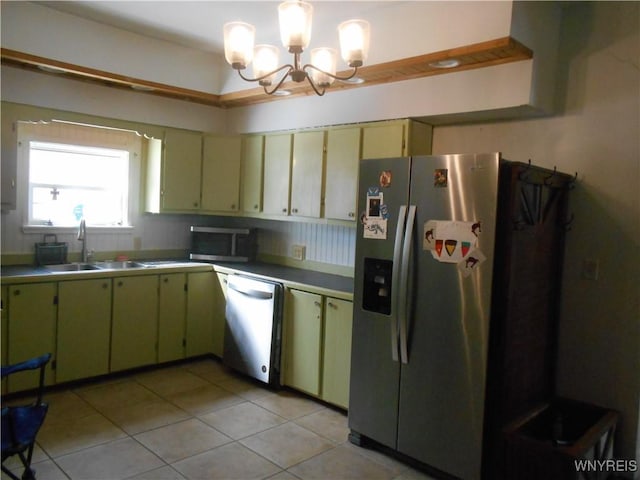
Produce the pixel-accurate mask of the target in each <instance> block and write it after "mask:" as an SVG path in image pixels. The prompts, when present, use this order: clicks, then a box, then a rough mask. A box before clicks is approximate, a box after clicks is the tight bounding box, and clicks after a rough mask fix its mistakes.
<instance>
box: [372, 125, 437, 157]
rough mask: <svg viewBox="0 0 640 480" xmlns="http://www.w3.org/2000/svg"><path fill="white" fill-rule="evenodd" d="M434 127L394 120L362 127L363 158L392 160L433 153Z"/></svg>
mask: <svg viewBox="0 0 640 480" xmlns="http://www.w3.org/2000/svg"><path fill="white" fill-rule="evenodd" d="M431 135H432V127H431V125H427V124H425V123H420V122H416V121H413V120H394V121H389V122H377V123H371V124H366V125H364V126H363V127H362V158H363V159H368V158H392V157H404V156H409V155H428V154H430V153H431Z"/></svg>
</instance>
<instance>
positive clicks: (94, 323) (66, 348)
mask: <svg viewBox="0 0 640 480" xmlns="http://www.w3.org/2000/svg"><path fill="white" fill-rule="evenodd" d="M110 333H111V279H108V278H103V279H95V280H77V281H75V280H74V281H68V282H60V283H59V284H58V336H57V360H56V383H60V382H67V381H71V380H77V379H81V378H89V377H93V376H97V375H104V374H106V373H108V372H109V336H110Z"/></svg>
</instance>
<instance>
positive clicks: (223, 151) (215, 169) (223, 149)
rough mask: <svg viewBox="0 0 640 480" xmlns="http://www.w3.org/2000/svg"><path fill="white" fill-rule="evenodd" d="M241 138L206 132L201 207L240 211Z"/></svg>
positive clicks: (220, 210) (223, 210) (219, 210)
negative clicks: (207, 133)
mask: <svg viewBox="0 0 640 480" xmlns="http://www.w3.org/2000/svg"><path fill="white" fill-rule="evenodd" d="M241 145H242V139H241V138H240V136H239V135H235V136H228V137H223V136H213V135H206V136H205V137H204V138H203V143H202V209H204V210H214V211H217V212H237V211H238V210H239V205H240V152H241Z"/></svg>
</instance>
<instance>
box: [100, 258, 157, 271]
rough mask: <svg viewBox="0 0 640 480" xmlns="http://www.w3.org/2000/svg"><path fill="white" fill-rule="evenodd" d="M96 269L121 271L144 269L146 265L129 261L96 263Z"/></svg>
mask: <svg viewBox="0 0 640 480" xmlns="http://www.w3.org/2000/svg"><path fill="white" fill-rule="evenodd" d="M96 267H97V268H100V269H105V270H121V269H125V268H146V267H147V265H144V264H142V263H138V262H134V261H131V260H123V261H109V262H98V263H96Z"/></svg>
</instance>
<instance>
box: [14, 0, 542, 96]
mask: <svg viewBox="0 0 640 480" xmlns="http://www.w3.org/2000/svg"><path fill="white" fill-rule="evenodd" d="M33 3H36V4H39V5H44V6H46V7H49V8H52V9H55V10H57V11H62V12H64V13H67V14H72V15H75V16H79V17H82V18H85V19H88V20H92V21H96V22H100V23H102V24H106V25H109V26H112V27H116V28H119V29H123V30H127V31H130V32H133V33H136V34H138V35H144V36H147V37H151V38H155V39H159V40H162V41H166V42H171V43H173V44H177V45H181V46H184V47H189V48H193V49H197V50H202V51H205V52H209V53H213V54H222V53H223V51H224V47H223V36H222V30H223V25H224V23H226V22H228V21H231V20H243V21H246V22H249V23H252V24H254V25H255V26H256V43H271V44H274V45H280V38H279V31H278V18H277V5H278V3H279V2H278V1H275V2H273V1H258V2H257V1H251V2H249V1H113V0H111V1H94V0H91V1H85V0H77V1H39V2H33ZM312 3H313V8H314V16H313V27H312V43H313V45H314V46H330V47H334V48H337V47H338V38H337V25H338V24H339V23H340V22H342V21H344V20H347V19H350V18H365V19H368V20H370V21H372V30H373V31H374V32H375V29H376V28H377V29H378V30H381V29H382V28H381V27H382V26H383V24H384V23H385V20H386V18H387V16H388V15H389V14H390V13H392V11H393V10H397V9H398V8H399V7H402V6H403V5H408V6H410V5H411V4H412V3H413V2H411V1H409V2H407V1H373V2H372V1H340V2H336V1H327V0H314V1H313V2H312ZM455 3H456V2H453V4H455ZM374 19H377V20H378V23H375V20H374ZM386 23H389V22H388V21H387V22H386ZM393 27H394V28H402V26H401V25H394V26H393ZM372 36H373V33H372ZM391 43H392V42H384V41H382V42H378V43H376V42H374V39H373V38H372V48H371V50H372V52H371V54H370V57H371V58H370V60H369V62H367V63H366V64H365V66H364V67H362V68H361V70H360V71H359V74H358V76H359V77H360V78H361V79H363V80H364V81H365V82H364V83H363V84H354V83H340V82H336V83H334V84H333V85H332V87H331V89H330V90H334V91H335V90H339V89H350V88H360V87H362V86H370V85H375V84H381V83H388V82H396V81H399V80H406V79H411V78H419V77H424V76H429V75H439V74H443V73H450V72H453V71H460V70H468V69H473V68H481V67H486V66H491V65H497V64H501V63H507V62H512V61H518V60H522V59H526V58H531V57H532V55H533V53H532V52H531V50H529V49H528V48H527V47H526V46H524V45H522V44H520V43H518V42H517V41H516V40H514V39H513V38H511V37H500V38H496V39H493V40H490V41H486V42H481V43H475V44H470V45H463V46H461V47H457V48H454V49H447V50H440V51H436V52H432V53H429V54H426V55H417V56H412V57H407V58H397V54H395V53H394V52H393V48H394V47H396V48H397V45H393V44H391ZM385 49H386V50H387V51H386V52H385ZM450 58H457V59H458V60H460V65H459V66H458V67H455V68H453V69H448V70H443V69H441V68H436V67H433V66H432V65H429V64H430V63H433V62H437V61H440V60H446V59H450ZM380 60H383V61H380ZM2 63H3V64H8V65H12V66H18V67H21V68H27V69H36V68H39V69H40V71H41V70H42V69H43V67H44V68H46V67H49V68H52V69H54V72H55V74H58V75H61V74H62V75H65V76H68V77H70V78H75V79H81V80H85V81H90V82H98V83H101V84H103V85H108V86H112V87H119V88H132V87H133V88H136V89H138V90H142V91H145V92H146V93H149V94H153V95H161V96H165V97H171V98H179V99H182V100H188V101H193V102H197V103H203V104H208V105H213V106H218V107H223V108H227V107H236V106H245V105H251V104H256V103H262V102H268V101H273V100H278V99H281V98H283V97H276V96H270V95H266V94H264V92H263V90H262V88H260V87H257V88H254V85H255V84H247V87H248V88H247V89H245V90H240V91H234V92H230V93H224V94H220V95H215V94H212V93H207V92H201V91H195V90H189V89H185V88H180V87H177V86H175V85H167V84H161V83H156V82H153V81H149V80H146V79H140V78H132V77H129V76H123V75H119V74H117V73H115V72H110V71H103V70H96V69H93V68H87V67H86V66H83V65H76V64H71V63H65V62H62V61H59V60H56V59H52V58H44V57H39V56H35V55H31V54H27V53H24V52H19V51H14V50H8V49H6V48H2ZM283 63H284V62H283ZM225 65H226V64H225ZM229 68H230V67H229ZM339 68H340V67H339ZM49 73H51V72H49ZM284 87H285V88H286V89H287V90H289V91H291V93H292V94H291V95H290V96H289V97H286V98H291V97H295V96H302V95H313V91H312V90H311V87H310V86H308V85H307V83H306V82H304V83H302V84H295V83H293V82H287V83H285V85H284Z"/></svg>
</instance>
